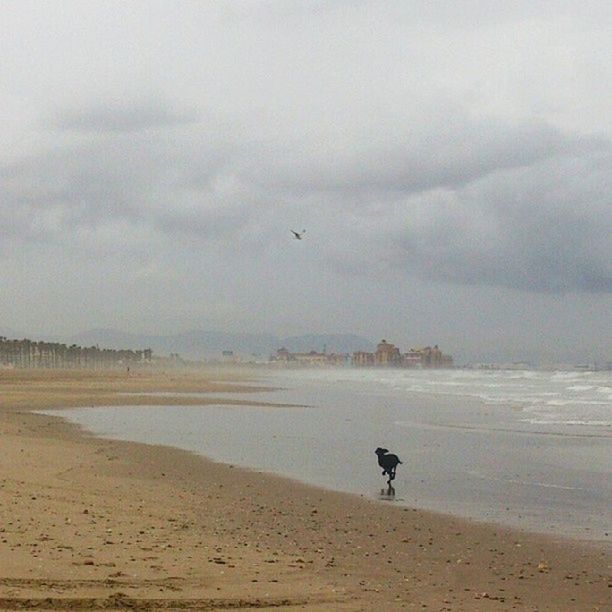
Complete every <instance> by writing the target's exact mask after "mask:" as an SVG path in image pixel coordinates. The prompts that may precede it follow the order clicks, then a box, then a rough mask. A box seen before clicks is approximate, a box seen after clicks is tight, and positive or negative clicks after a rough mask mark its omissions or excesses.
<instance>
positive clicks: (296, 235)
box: [289, 229, 306, 240]
mask: <svg viewBox="0 0 612 612" xmlns="http://www.w3.org/2000/svg"><path fill="white" fill-rule="evenodd" d="M289 231H290V232H291V233H292V234H293V237H294V238H295V239H296V240H301V239H302V238H303V237H304V234H305V233H306V230H305V229H303V230H302V231H301V232H295V231H293V230H289Z"/></svg>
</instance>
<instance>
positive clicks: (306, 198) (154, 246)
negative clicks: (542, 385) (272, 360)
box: [0, 0, 612, 362]
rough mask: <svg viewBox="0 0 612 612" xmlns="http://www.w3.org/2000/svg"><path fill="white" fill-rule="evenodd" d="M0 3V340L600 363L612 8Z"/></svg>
mask: <svg viewBox="0 0 612 612" xmlns="http://www.w3.org/2000/svg"><path fill="white" fill-rule="evenodd" d="M0 8H1V9H2V21H1V22H0V41H2V42H1V43H0V45H1V47H0V49H1V51H2V57H3V71H2V74H1V75H0V96H1V100H2V106H1V109H2V110H0V120H1V125H2V130H0V142H1V143H2V147H1V151H2V153H1V154H0V257H1V261H2V265H1V266H0V283H1V286H2V291H1V292H0V333H1V332H2V329H8V330H11V329H12V330H16V331H17V332H23V333H27V334H29V335H32V336H35V335H39V336H53V337H60V336H61V337H69V336H73V335H75V334H78V333H80V332H82V331H84V330H88V329H94V328H97V329H100V328H101V329H117V330H121V331H125V332H130V333H135V334H149V335H172V334H178V333H181V332H184V331H187V330H192V329H201V330H220V331H224V332H240V333H242V332H244V333H246V332H248V333H273V334H277V335H279V336H281V337H284V336H298V335H303V334H309V333H313V334H325V333H353V334H356V335H359V336H363V337H366V338H370V339H371V340H372V341H373V342H376V341H378V340H379V339H381V338H387V339H389V340H390V341H392V342H394V343H395V344H397V345H398V346H400V347H408V346H412V345H424V344H434V343H437V344H439V345H440V346H441V347H443V349H444V350H445V352H448V353H450V354H453V355H455V356H458V357H459V358H460V359H461V360H464V361H478V360H481V359H482V360H485V359H486V358H487V355H497V356H498V357H497V360H500V361H503V360H507V361H515V360H521V359H528V360H529V359H533V358H534V356H536V355H537V356H538V357H537V359H538V360H542V361H551V362H564V361H585V360H588V361H594V360H605V359H607V360H609V359H610V358H611V350H610V348H611V347H612V332H611V330H612V315H611V314H610V313H612V299H611V294H612V241H611V239H610V236H611V235H612V202H611V197H612V196H611V195H610V185H611V184H612V118H611V116H610V113H609V107H610V103H612V59H611V58H612V39H611V38H610V36H609V32H610V28H611V26H612V5H611V4H610V3H608V2H604V1H603V0H601V1H597V0H587V1H585V2H582V3H575V2H570V1H567V2H564V1H561V2H555V3H549V2H543V3H536V4H534V3H531V2H526V1H523V0H519V1H517V2H513V3H511V4H504V5H501V4H500V3H498V2H494V1H487V0H482V1H475V0H463V1H462V0H458V1H454V2H450V1H447V2H444V1H442V2H436V3H431V2H426V1H425V0H415V1H413V2H394V1H393V0H390V1H388V2H380V1H376V0H357V1H355V2H344V1H329V2H327V1H324V0H313V1H309V2H306V1H304V0H293V1H287V0H283V1H281V0H262V1H260V2H252V1H247V0H244V1H242V0H233V1H231V2H230V1H224V0H220V1H218V2H215V3H200V2H190V1H184V2H178V1H174V0H165V1H162V0H158V1H151V2H144V1H138V0H133V1H132V2H129V3H125V2H120V1H116V0H108V1H105V2H99V1H92V2H87V3H84V2H78V1H76V0H67V1H65V2H62V3H53V4H51V3H41V2H35V1H28V0H25V1H19V2H17V1H16V0H0ZM304 228H305V229H306V234H305V236H304V239H303V240H295V239H294V238H293V237H292V235H291V233H290V230H291V229H293V230H297V231H301V230H302V229H304Z"/></svg>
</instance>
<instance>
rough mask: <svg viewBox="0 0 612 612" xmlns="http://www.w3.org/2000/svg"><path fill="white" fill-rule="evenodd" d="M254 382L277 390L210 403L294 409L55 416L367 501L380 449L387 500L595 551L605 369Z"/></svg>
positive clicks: (350, 373)
mask: <svg viewBox="0 0 612 612" xmlns="http://www.w3.org/2000/svg"><path fill="white" fill-rule="evenodd" d="M261 382H262V383H263V382H265V384H266V385H272V386H277V387H279V388H280V390H278V391H274V392H259V393H254V394H249V395H245V394H243V393H240V394H220V395H222V396H223V397H224V398H226V399H227V398H228V397H230V398H231V397H236V398H239V399H241V400H244V399H245V397H252V398H253V399H254V400H257V401H258V402H261V401H269V402H275V403H291V404H295V406H293V407H289V408H279V407H250V406H227V405H218V406H206V407H198V406H178V407H177V406H169V407H163V406H146V407H130V408H129V409H125V408H124V407H119V408H116V407H109V408H88V409H80V410H71V411H67V412H66V413H65V415H66V416H67V418H69V419H70V420H72V421H75V422H77V423H79V424H81V425H83V426H84V427H86V428H87V429H89V430H91V431H93V432H94V433H96V434H98V435H102V436H105V437H110V438H117V439H124V440H136V441H141V442H147V443H152V444H166V445H170V446H176V447H179V448H183V449H186V450H190V451H194V452H196V453H199V454H202V455H204V456H207V457H210V458H212V459H215V460H217V461H222V462H226V463H231V464H234V465H239V466H245V467H250V468H254V469H259V470H264V471H269V472H273V473H277V474H281V475H284V476H289V477H292V478H296V479H299V480H303V481H305V482H308V483H311V484H315V485H319V486H323V487H327V488H331V489H336V490H341V491H347V492H351V493H356V494H360V495H363V496H366V497H372V498H376V497H378V496H379V494H380V490H381V489H382V488H383V487H384V486H385V479H384V478H383V477H382V476H381V473H380V469H379V467H378V466H377V464H376V457H375V455H374V449H375V448H376V447H377V446H384V447H386V448H388V449H390V450H391V451H392V452H394V453H397V454H398V455H399V456H400V458H401V460H402V461H403V464H402V465H400V466H399V467H398V471H397V478H396V480H395V482H394V485H395V489H396V497H395V499H394V503H399V504H406V505H410V506H415V507H420V508H426V509H432V510H437V511H442V512H448V513H452V514H457V515H460V516H465V517H469V518H475V519H479V520H488V521H494V522H499V523H503V524H507V525H512V526H517V527H521V528H525V529H529V530H534V531H543V532H552V533H555V534H563V535H569V536H573V537H580V538H587V539H595V540H600V541H607V540H608V535H607V534H608V532H609V529H610V526H611V524H612V514H611V512H610V510H609V500H610V499H612V479H611V478H610V475H611V474H612V453H611V452H610V451H611V449H612V444H611V443H612V430H611V427H612V423H611V417H612V401H611V400H612V376H611V375H610V373H608V372H562V373H551V372H533V371H463V370H446V371H444V370H439V371H407V370H358V369H348V368H347V369H339V370H299V371H297V370H296V371H278V372H272V373H270V375H269V376H268V375H266V376H265V379H263V378H262V381H261ZM127 401H129V400H126V403H127Z"/></svg>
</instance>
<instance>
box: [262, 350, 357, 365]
mask: <svg viewBox="0 0 612 612" xmlns="http://www.w3.org/2000/svg"><path fill="white" fill-rule="evenodd" d="M272 361H273V362H276V363H279V364H283V365H294V366H307V367H322V366H345V365H346V364H347V363H348V362H349V356H348V355H346V354H343V353H318V352H317V351H310V352H308V353H291V352H290V351H288V350H287V349H286V348H284V347H283V348H280V349H278V350H277V351H276V356H274V357H272Z"/></svg>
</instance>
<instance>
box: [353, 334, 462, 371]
mask: <svg viewBox="0 0 612 612" xmlns="http://www.w3.org/2000/svg"><path fill="white" fill-rule="evenodd" d="M352 364H353V365H354V366H357V367H396V368H452V367H453V358H452V357H451V356H450V355H445V354H444V353H443V352H442V351H441V350H440V348H439V347H438V345H437V344H436V345H434V346H433V347H432V346H426V347H424V348H411V349H410V350H409V351H408V352H406V353H403V354H402V353H400V350H399V349H398V348H397V347H396V346H395V345H394V344H391V343H390V342H387V341H386V340H381V342H380V343H379V344H378V345H377V347H376V352H375V353H368V352H366V351H357V352H355V353H353V358H352Z"/></svg>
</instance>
